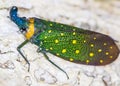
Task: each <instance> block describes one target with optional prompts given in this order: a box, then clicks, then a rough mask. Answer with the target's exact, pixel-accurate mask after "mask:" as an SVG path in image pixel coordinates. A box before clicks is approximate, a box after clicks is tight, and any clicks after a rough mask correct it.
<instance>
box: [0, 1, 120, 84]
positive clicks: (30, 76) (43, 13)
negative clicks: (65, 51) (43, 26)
mask: <svg viewBox="0 0 120 86" xmlns="http://www.w3.org/2000/svg"><path fill="white" fill-rule="evenodd" d="M12 6H17V7H18V8H19V10H18V14H19V16H21V17H23V16H25V17H38V18H41V19H45V20H50V21H55V22H60V23H63V24H68V25H73V26H76V27H79V28H84V29H87V30H92V31H96V32H100V33H103V34H106V35H109V36H111V37H112V38H113V39H114V40H117V41H119V42H120V28H119V27H120V0H0V86H120V67H119V66H120V57H118V59H117V60H115V61H114V62H113V63H111V64H109V65H106V66H102V67H94V66H86V65H80V64H75V63H71V62H68V61H65V60H63V59H60V58H58V57H56V56H54V55H52V54H50V53H48V55H49V57H50V59H51V60H52V61H54V62H55V63H56V64H57V65H59V66H60V67H61V68H63V69H64V70H65V71H66V72H67V73H68V75H69V77H70V79H69V80H67V78H66V76H65V74H64V73H63V72H61V71H60V70H58V69H57V68H56V67H54V66H53V65H52V64H51V63H49V62H48V61H47V60H46V59H45V58H44V56H43V55H42V54H41V53H39V54H38V53H37V52H36V50H37V47H36V46H35V45H32V44H30V43H29V44H27V45H26V46H25V47H24V48H23V49H22V51H23V52H24V54H25V55H26V56H27V58H28V59H29V61H30V64H31V69H30V72H28V71H27V65H26V63H25V61H24V59H23V58H22V57H21V56H20V55H19V53H18V52H17V50H16V47H17V46H18V45H19V44H21V43H22V42H23V41H24V40H25V38H24V36H23V35H22V34H20V33H19V31H18V30H19V29H18V27H17V26H16V25H15V24H14V23H13V22H12V21H11V20H10V19H9V18H8V16H9V10H10V8H11V7H12ZM119 42H117V45H118V47H119V48H120V43H119Z"/></svg>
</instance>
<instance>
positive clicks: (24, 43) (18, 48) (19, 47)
mask: <svg viewBox="0 0 120 86" xmlns="http://www.w3.org/2000/svg"><path fill="white" fill-rule="evenodd" d="M28 42H29V40H25V41H24V42H23V43H22V44H20V45H19V46H18V47H17V51H18V52H19V53H20V55H21V56H22V57H23V58H24V60H25V61H26V63H27V64H28V72H29V70H30V63H29V61H28V60H27V58H26V57H25V56H24V55H23V53H22V52H21V48H22V47H23V46H24V45H26V44H27V43H28Z"/></svg>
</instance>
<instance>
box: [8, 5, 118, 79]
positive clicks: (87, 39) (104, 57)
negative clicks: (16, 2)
mask: <svg viewBox="0 0 120 86" xmlns="http://www.w3.org/2000/svg"><path fill="white" fill-rule="evenodd" d="M17 11H18V8H17V7H16V6H13V7H12V8H11V10H10V19H11V20H12V21H13V22H14V23H15V24H17V26H18V27H19V30H20V31H21V32H22V33H23V34H24V35H25V37H26V40H25V41H24V42H23V43H22V44H20V45H19V46H18V47H17V50H18V52H19V53H20V54H21V56H22V57H23V58H24V59H25V61H26V62H27V63H28V65H29V68H28V71H29V69H30V63H29V61H28V60H27V58H26V57H25V56H24V55H23V53H22V52H21V48H22V47H23V46H24V45H26V44H27V43H28V42H31V43H33V44H35V45H37V46H38V50H37V51H38V52H41V53H43V55H44V56H45V57H46V59H47V60H48V61H49V62H50V63H52V64H53V65H54V66H56V67H57V68H58V69H60V70H61V71H63V72H64V73H65V74H66V76H67V78H69V77H68V75H67V73H66V72H65V71H64V70H63V69H62V68H60V67H59V66H58V65H56V64H55V63H54V62H52V61H51V60H50V59H49V56H47V54H46V53H47V52H49V53H51V54H53V55H56V56H58V57H60V58H62V59H65V60H68V61H70V62H74V63H79V64H85V65H93V66H102V65H107V64H109V63H111V62H113V61H114V60H115V59H116V58H117V57H118V55H119V52H120V51H119V49H118V47H117V45H116V44H115V41H114V40H113V39H112V38H111V37H109V36H107V35H104V34H101V33H98V32H94V31H89V30H84V29H81V28H77V27H74V26H69V25H65V24H60V23H56V22H52V21H47V20H43V19H39V18H35V17H32V18H26V17H19V16H18V15H17Z"/></svg>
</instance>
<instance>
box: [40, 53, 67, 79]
mask: <svg viewBox="0 0 120 86" xmlns="http://www.w3.org/2000/svg"><path fill="white" fill-rule="evenodd" d="M42 53H43V55H44V56H45V58H46V59H47V60H48V61H49V62H50V63H52V64H53V65H54V66H55V67H57V68H58V69H60V70H61V71H62V72H64V73H65V74H66V76H67V79H69V76H68V74H67V73H66V72H65V71H64V70H63V69H62V68H60V67H59V66H58V65H56V64H55V63H54V62H52V61H51V60H50V59H49V57H48V56H47V54H46V53H45V52H42Z"/></svg>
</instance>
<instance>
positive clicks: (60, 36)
mask: <svg viewBox="0 0 120 86" xmlns="http://www.w3.org/2000/svg"><path fill="white" fill-rule="evenodd" d="M38 39H40V41H41V42H42V44H40V46H41V48H42V49H44V50H46V51H47V52H50V53H52V54H54V55H56V56H58V57H60V58H63V59H65V60H68V61H72V62H75V63H80V64H89V65H105V64H108V63H111V62H113V61H114V60H115V59H116V58H117V56H118V54H119V49H118V48H117V46H116V44H115V43H114V40H113V39H112V38H110V37H109V36H107V35H103V34H100V33H96V32H93V31H88V30H83V29H80V28H76V27H72V26H68V25H63V24H58V23H54V22H47V23H46V28H45V31H43V32H42V33H40V35H39V37H38Z"/></svg>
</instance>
